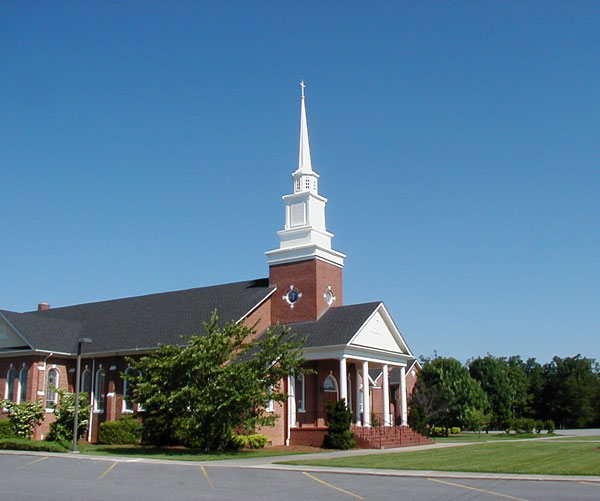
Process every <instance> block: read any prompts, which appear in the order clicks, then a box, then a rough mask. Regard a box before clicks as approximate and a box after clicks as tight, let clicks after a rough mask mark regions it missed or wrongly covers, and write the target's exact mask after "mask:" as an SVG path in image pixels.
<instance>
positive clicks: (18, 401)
mask: <svg viewBox="0 0 600 501" xmlns="http://www.w3.org/2000/svg"><path fill="white" fill-rule="evenodd" d="M22 374H25V385H23V377H22ZM28 378H29V369H28V368H27V367H26V366H25V364H23V366H22V367H21V370H19V390H18V392H17V403H18V404H20V403H21V402H24V401H26V400H27V379H28ZM23 390H25V394H24V395H21V394H22V393H23ZM21 397H23V398H21Z"/></svg>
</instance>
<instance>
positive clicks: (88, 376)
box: [81, 367, 92, 396]
mask: <svg viewBox="0 0 600 501" xmlns="http://www.w3.org/2000/svg"><path fill="white" fill-rule="evenodd" d="M91 392H92V371H91V370H89V369H88V368H87V367H86V368H85V370H84V371H83V372H82V373H81V393H87V394H88V396H89V395H90V393H91Z"/></svg>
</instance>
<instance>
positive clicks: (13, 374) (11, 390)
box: [4, 367, 17, 403]
mask: <svg viewBox="0 0 600 501" xmlns="http://www.w3.org/2000/svg"><path fill="white" fill-rule="evenodd" d="M16 378H17V371H16V370H15V369H14V368H12V367H11V368H10V369H8V372H7V373H6V387H5V388H4V398H5V399H6V400H10V401H11V402H15V403H16V402H17V392H16V385H15V379H16Z"/></svg>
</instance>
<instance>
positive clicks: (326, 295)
mask: <svg viewBox="0 0 600 501" xmlns="http://www.w3.org/2000/svg"><path fill="white" fill-rule="evenodd" d="M323 299H325V302H326V303H327V304H328V305H329V306H331V305H332V304H333V302H334V301H335V295H334V293H333V291H332V290H331V285H330V286H329V287H327V290H326V291H325V292H324V293H323Z"/></svg>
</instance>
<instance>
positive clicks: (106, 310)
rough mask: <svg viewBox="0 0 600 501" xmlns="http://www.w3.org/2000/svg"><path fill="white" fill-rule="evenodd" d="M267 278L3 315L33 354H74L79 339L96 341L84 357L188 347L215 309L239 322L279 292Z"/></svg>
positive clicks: (223, 318)
mask: <svg viewBox="0 0 600 501" xmlns="http://www.w3.org/2000/svg"><path fill="white" fill-rule="evenodd" d="M268 282H269V281H268V279H266V278H265V279H258V280H251V281H245V282H235V283H231V284H223V285H215V286H210V287H200V288H195V289H187V290H182V291H174V292H163V293H159V294H150V295H146V296H138V297H130V298H124V299H113V300H109V301H100V302H96V303H86V304H80V305H75V306H67V307H63V308H51V309H49V310H45V311H34V312H28V313H15V312H8V311H1V310H0V314H2V315H3V316H4V317H5V318H6V319H7V320H8V321H9V322H10V323H11V324H12V325H13V326H14V327H15V328H16V329H17V331H18V333H19V334H20V335H21V337H23V338H24V339H25V340H26V341H27V343H28V344H29V345H30V347H31V348H32V349H37V350H44V351H55V352H61V353H75V352H76V351H77V340H78V339H79V338H80V337H89V338H92V340H93V343H92V344H91V345H84V346H83V350H82V351H83V353H109V352H117V351H127V350H129V351H133V350H137V349H140V350H143V349H149V348H155V347H157V346H158V345H159V343H163V344H183V343H184V342H185V341H184V340H183V339H182V337H181V336H183V335H190V334H203V333H204V327H203V322H207V321H208V320H210V317H211V314H212V312H213V311H214V310H215V309H216V310H217V312H218V315H219V323H220V324H225V323H226V322H231V321H233V322H237V321H239V320H241V319H242V318H244V317H245V316H246V315H247V314H248V313H249V312H250V311H252V310H253V309H254V308H256V307H257V306H258V305H259V304H260V303H261V302H262V301H264V300H265V299H266V298H267V297H268V296H269V295H270V294H271V293H272V292H273V291H274V290H275V288H274V287H269V283H268Z"/></svg>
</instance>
